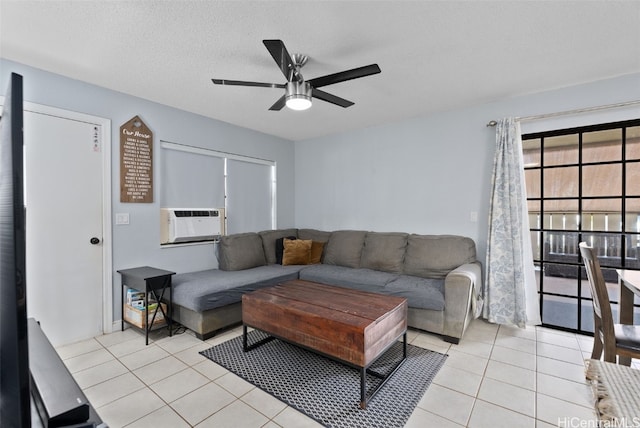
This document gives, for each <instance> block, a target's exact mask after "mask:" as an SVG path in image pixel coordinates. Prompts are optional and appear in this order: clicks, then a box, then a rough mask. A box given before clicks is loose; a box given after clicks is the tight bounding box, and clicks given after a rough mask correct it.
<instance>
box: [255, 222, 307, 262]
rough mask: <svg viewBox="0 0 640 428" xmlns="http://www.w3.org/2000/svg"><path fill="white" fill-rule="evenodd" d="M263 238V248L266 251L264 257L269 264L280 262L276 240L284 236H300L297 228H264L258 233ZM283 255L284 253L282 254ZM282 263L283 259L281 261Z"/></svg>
mask: <svg viewBox="0 0 640 428" xmlns="http://www.w3.org/2000/svg"><path fill="white" fill-rule="evenodd" d="M258 234H259V235H260V238H261V239H262V249H263V251H264V257H265V260H266V262H267V264H268V265H272V264H274V263H278V260H277V253H276V241H277V240H278V239H282V238H288V237H290V236H293V237H296V236H298V230H297V229H278V230H263V231H262V232H259V233H258ZM280 256H282V254H280ZM280 264H282V260H281V261H280Z"/></svg>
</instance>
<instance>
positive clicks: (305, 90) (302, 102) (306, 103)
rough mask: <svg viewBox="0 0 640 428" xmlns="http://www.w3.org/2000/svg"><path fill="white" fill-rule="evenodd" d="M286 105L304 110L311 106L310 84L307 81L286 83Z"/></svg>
mask: <svg viewBox="0 0 640 428" xmlns="http://www.w3.org/2000/svg"><path fill="white" fill-rule="evenodd" d="M285 99H286V105H287V107H288V108H290V109H291V110H306V109H308V108H309V107H311V85H310V84H308V83H307V82H296V81H294V82H289V83H287V92H286V93H285Z"/></svg>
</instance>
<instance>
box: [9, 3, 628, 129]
mask: <svg viewBox="0 0 640 428" xmlns="http://www.w3.org/2000/svg"><path fill="white" fill-rule="evenodd" d="M262 39H282V40H283V41H284V43H285V45H286V46H287V48H288V50H289V52H291V53H303V54H306V55H308V56H309V57H310V59H309V62H308V63H307V65H306V66H305V67H304V68H303V70H302V71H303V75H304V77H305V78H307V79H311V78H314V77H317V76H321V75H325V74H330V73H335V72H338V71H342V70H346V69H350V68H354V67H359V66H362V65H367V64H371V63H377V64H379V66H380V68H381V69H382V73H381V74H377V75H374V76H369V77H365V78H362V79H358V80H352V81H348V82H343V83H339V84H336V85H331V86H327V87H324V88H323V90H326V91H327V92H330V93H333V94H335V95H337V96H340V97H343V98H346V99H348V100H351V101H353V102H355V105H354V106H352V107H349V108H347V109H343V108H341V107H337V106H334V105H331V104H328V103H325V102H323V101H320V100H314V103H313V106H312V108H311V109H309V110H307V111H304V112H294V111H290V110H288V109H286V108H285V109H283V110H282V111H280V112H272V111H269V110H268V108H269V107H270V106H271V105H272V104H273V103H274V102H275V101H276V100H277V99H278V98H279V97H280V96H281V95H282V94H283V90H281V89H273V88H257V87H232V86H214V85H213V84H212V83H211V78H212V77H216V78H221V79H235V80H250V81H261V82H273V83H284V77H283V76H282V74H281V72H280V71H279V69H278V67H277V66H276V64H275V62H274V61H273V59H272V58H271V56H270V55H269V53H268V51H267V50H266V49H265V47H264V46H263V44H262ZM0 55H1V56H2V57H4V58H7V59H10V60H14V61H17V62H20V63H23V64H27V65H31V66H34V67H37V68H41V69H44V70H48V71H51V72H54V73H59V74H62V75H65V76H69V77H72V78H74V79H78V80H81V81H85V82H89V83H93V84H96V85H99V86H102V87H106V88H110V89H113V90H116V91H120V92H125V93H128V94H132V95H135V96H138V97H142V98H145V99H148V100H152V101H156V102H159V103H162V104H166V105H170V106H174V107H177V108H180V109H183V110H187V111H190V112H194V113H198V114H201V115H204V116H208V117H212V118H215V119H219V120H222V121H225V122H229V123H233V124H236V125H239V126H243V127H246V128H250V129H255V130H258V131H261V132H265V133H267V134H272V135H276V136H279V137H282V138H286V139H289V140H294V141H298V140H304V139H309V138H313V137H318V136H323V135H328V134H333V133H337V132H343V131H347V130H351V129H357V128H363V127H369V126H374V125H377V124H380V123H387V122H396V121H399V120H403V119H406V118H411V117H418V116H426V115H429V114H431V113H434V112H438V111H445V110H451V109H456V108H460V107H464V106H470V105H477V104H482V103H486V102H490V101H495V100H499V99H504V98H508V97H513V96H516V95H522V94H527V93H533V92H540V91H544V90H548V89H554V88H559V87H564V86H570V85H575V84H579V83H583V82H589V81H594V80H599V79H605V78H608V77H612V76H618V75H624V74H628V73H634V72H639V71H640V1H516V0H514V1H398V0H395V1H322V2H321V1H288V2H286V1H7V0H0ZM636 89H637V88H636Z"/></svg>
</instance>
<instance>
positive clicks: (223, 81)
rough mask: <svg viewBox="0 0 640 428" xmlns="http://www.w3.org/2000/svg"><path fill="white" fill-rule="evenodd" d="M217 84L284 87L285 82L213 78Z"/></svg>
mask: <svg viewBox="0 0 640 428" xmlns="http://www.w3.org/2000/svg"><path fill="white" fill-rule="evenodd" d="M211 81H212V82H213V83H214V84H216V85H232V86H259V87H262V88H280V89H282V88H284V87H285V85H284V84H280V83H261V82H245V81H243V80H226V79H211Z"/></svg>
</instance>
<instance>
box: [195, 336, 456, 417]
mask: <svg viewBox="0 0 640 428" xmlns="http://www.w3.org/2000/svg"><path fill="white" fill-rule="evenodd" d="M248 337H249V339H248V342H249V343H250V344H251V343H255V342H257V341H258V340H261V339H262V338H264V337H265V335H264V333H262V332H259V331H255V330H254V331H251V332H249V335H248ZM200 354H202V355H204V356H205V357H207V358H209V359H210V360H212V361H214V362H216V363H218V364H220V365H221V366H223V367H225V368H226V369H227V370H229V371H231V372H233V373H235V374H237V375H238V376H240V377H241V378H243V379H245V380H246V381H248V382H250V383H252V384H253V385H255V386H257V387H258V388H260V389H262V390H264V391H266V392H267V393H269V394H271V395H273V396H274V397H276V398H278V399H279V400H281V401H283V402H285V403H287V404H288V405H290V406H291V407H293V408H295V409H297V410H299V411H300V412H302V413H304V414H306V415H307V416H309V417H311V418H312V419H314V420H316V421H317V422H319V423H320V424H322V425H324V426H326V427H332V428H333V427H335V428H337V427H341V428H342V427H344V428H353V427H363V428H365V427H366V428H373V427H384V428H390V427H403V426H404V425H405V424H406V422H407V419H409V416H411V413H413V410H414V408H415V407H416V405H417V404H418V402H419V401H420V399H421V398H422V396H423V395H424V392H425V391H426V390H427V388H428V387H429V385H430V384H431V381H432V380H433V378H434V376H435V375H436V373H438V370H440V367H442V365H443V364H444V362H445V360H446V358H447V355H443V354H440V353H437V352H433V351H429V350H427V349H423V348H419V347H417V346H412V345H407V360H406V361H405V362H404V364H403V365H402V366H401V367H400V368H399V369H398V371H397V372H396V373H395V374H394V375H393V376H392V377H391V378H390V379H389V380H388V381H387V383H386V385H384V386H383V387H382V389H380V391H379V392H378V393H377V395H375V397H374V398H373V399H371V400H370V401H369V402H368V404H367V408H366V409H365V410H361V409H360V407H359V401H360V371H359V370H358V369H356V368H353V367H349V366H347V365H344V364H341V363H338V362H336V361H334V360H331V359H329V358H326V357H323V356H321V355H317V354H315V353H313V352H310V351H307V350H304V349H302V348H299V347H297V346H293V345H291V344H289V343H286V342H283V341H281V340H277V339H276V340H272V341H270V342H267V343H265V344H264V345H262V346H259V347H257V348H255V349H253V350H251V351H249V352H246V353H245V352H243V350H242V336H239V337H236V338H234V339H231V340H229V341H227V342H224V343H221V344H220V345H217V346H214V347H213V348H210V349H207V350H205V351H202V352H200ZM401 356H402V343H401V342H397V343H396V344H394V345H393V346H392V347H391V348H390V349H389V350H388V351H387V352H386V353H385V354H384V355H383V356H381V357H380V358H379V359H378V361H376V362H375V363H374V365H373V366H372V367H371V368H372V369H373V370H375V371H376V372H378V373H382V374H384V373H387V372H388V371H389V370H391V369H392V368H393V366H394V365H395V364H396V363H397V361H398V360H399V359H400V358H401ZM379 382H380V380H379V379H378V378H376V377H374V376H367V388H368V389H369V390H371V389H373V388H375V386H376V385H377V383H379Z"/></svg>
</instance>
